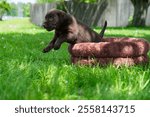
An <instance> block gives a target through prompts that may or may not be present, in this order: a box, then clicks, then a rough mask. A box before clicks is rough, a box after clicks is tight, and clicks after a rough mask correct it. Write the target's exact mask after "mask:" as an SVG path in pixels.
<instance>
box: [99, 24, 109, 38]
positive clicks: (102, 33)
mask: <svg viewBox="0 0 150 117" xmlns="http://www.w3.org/2000/svg"><path fill="white" fill-rule="evenodd" d="M106 27H107V21H105V24H104V26H103V29H102V30H101V32H100V39H102V38H103V36H104V33H105V29H106Z"/></svg>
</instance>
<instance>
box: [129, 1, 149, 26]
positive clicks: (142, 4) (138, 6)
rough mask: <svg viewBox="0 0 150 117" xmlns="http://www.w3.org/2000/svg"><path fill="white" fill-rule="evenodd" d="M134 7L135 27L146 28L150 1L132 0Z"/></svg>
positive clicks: (133, 22)
mask: <svg viewBox="0 0 150 117" xmlns="http://www.w3.org/2000/svg"><path fill="white" fill-rule="evenodd" d="M131 2H132V4H133V6H134V15H133V21H132V24H133V25H134V26H145V20H146V16H147V11H148V7H149V5H150V0H131Z"/></svg>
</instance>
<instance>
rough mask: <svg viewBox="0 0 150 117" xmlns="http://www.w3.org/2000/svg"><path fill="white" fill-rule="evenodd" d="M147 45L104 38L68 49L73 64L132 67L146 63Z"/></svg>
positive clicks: (136, 40) (131, 40)
mask: <svg viewBox="0 0 150 117" xmlns="http://www.w3.org/2000/svg"><path fill="white" fill-rule="evenodd" d="M148 51H149V43H148V42H147V41H146V40H144V39H138V38H104V39H102V42H100V43H92V42H87V43H78V44H75V45H71V46H70V47H69V52H70V54H71V61H72V63H74V64H77V63H79V64H82V65H89V64H92V65H93V64H109V63H112V64H115V65H124V64H126V65H134V64H139V63H146V62H148V56H147V52H148Z"/></svg>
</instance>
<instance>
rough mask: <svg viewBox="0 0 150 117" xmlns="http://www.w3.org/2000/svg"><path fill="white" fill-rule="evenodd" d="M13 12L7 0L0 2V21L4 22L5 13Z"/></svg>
mask: <svg viewBox="0 0 150 117" xmlns="http://www.w3.org/2000/svg"><path fill="white" fill-rule="evenodd" d="M10 10H11V7H10V4H9V3H7V2H6V1H5V0H3V1H1V2H0V20H2V17H3V15H4V14H5V13H7V12H9V11H10Z"/></svg>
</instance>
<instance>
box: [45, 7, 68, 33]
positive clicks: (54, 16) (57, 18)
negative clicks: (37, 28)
mask: <svg viewBox="0 0 150 117" xmlns="http://www.w3.org/2000/svg"><path fill="white" fill-rule="evenodd" d="M66 15H67V14H66V13H65V12H63V11H61V10H56V9H53V10H50V11H48V13H47V14H46V16H45V22H44V23H43V27H44V28H45V29H46V30H48V31H51V30H54V29H56V28H57V27H59V25H60V24H61V23H62V20H63V19H64V17H65V16H66Z"/></svg>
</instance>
